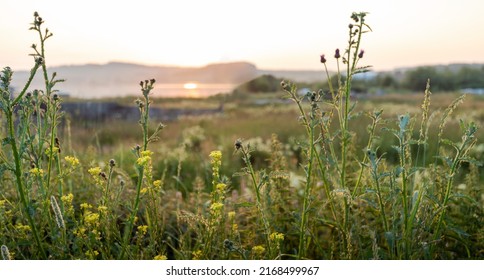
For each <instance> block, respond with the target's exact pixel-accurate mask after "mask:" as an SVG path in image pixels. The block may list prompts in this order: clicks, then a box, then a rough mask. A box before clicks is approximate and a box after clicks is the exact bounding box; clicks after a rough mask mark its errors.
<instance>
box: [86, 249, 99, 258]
mask: <svg viewBox="0 0 484 280" xmlns="http://www.w3.org/2000/svg"><path fill="white" fill-rule="evenodd" d="M85 254H86V257H87V258H88V259H91V260H92V259H95V258H96V257H97V256H98V255H99V252H98V251H96V250H94V251H93V250H88V251H87V252H86V253H85Z"/></svg>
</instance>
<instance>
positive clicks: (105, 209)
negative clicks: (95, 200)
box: [97, 205, 108, 214]
mask: <svg viewBox="0 0 484 280" xmlns="http://www.w3.org/2000/svg"><path fill="white" fill-rule="evenodd" d="M97 210H98V211H99V213H102V214H106V213H107V212H108V207H106V206H104V205H101V206H98V207H97Z"/></svg>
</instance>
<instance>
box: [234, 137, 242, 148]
mask: <svg viewBox="0 0 484 280" xmlns="http://www.w3.org/2000/svg"><path fill="white" fill-rule="evenodd" d="M240 148H242V140H240V139H237V140H235V149H236V150H240Z"/></svg>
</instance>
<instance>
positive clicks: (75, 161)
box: [64, 156, 79, 167]
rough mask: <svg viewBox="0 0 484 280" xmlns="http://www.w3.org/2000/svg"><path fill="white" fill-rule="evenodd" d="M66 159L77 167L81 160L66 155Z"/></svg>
mask: <svg viewBox="0 0 484 280" xmlns="http://www.w3.org/2000/svg"><path fill="white" fill-rule="evenodd" d="M64 160H65V161H66V162H67V163H68V164H69V165H70V166H72V167H76V166H78V165H79V160H78V159H77V158H76V157H71V156H66V157H64Z"/></svg>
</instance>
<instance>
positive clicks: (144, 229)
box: [138, 225, 148, 235]
mask: <svg viewBox="0 0 484 280" xmlns="http://www.w3.org/2000/svg"><path fill="white" fill-rule="evenodd" d="M147 232H148V226H147V225H144V226H138V233H139V234H140V235H146V233H147Z"/></svg>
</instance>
